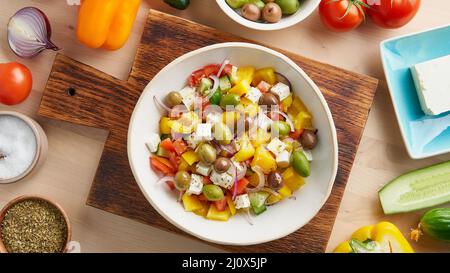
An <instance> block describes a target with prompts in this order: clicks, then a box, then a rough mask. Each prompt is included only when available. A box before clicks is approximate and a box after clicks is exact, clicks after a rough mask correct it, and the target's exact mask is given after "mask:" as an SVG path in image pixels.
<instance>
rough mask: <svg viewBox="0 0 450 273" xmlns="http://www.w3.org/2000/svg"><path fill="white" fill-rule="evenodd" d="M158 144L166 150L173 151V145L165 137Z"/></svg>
mask: <svg viewBox="0 0 450 273" xmlns="http://www.w3.org/2000/svg"><path fill="white" fill-rule="evenodd" d="M159 146H160V147H161V148H163V149H164V150H166V151H168V152H175V147H174V146H173V143H172V141H171V140H170V139H169V138H166V139H164V140H163V141H161V143H160V144H159Z"/></svg>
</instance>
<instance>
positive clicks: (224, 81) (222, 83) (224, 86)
mask: <svg viewBox="0 0 450 273" xmlns="http://www.w3.org/2000/svg"><path fill="white" fill-rule="evenodd" d="M219 89H220V90H221V91H228V90H229V89H231V81H230V79H229V78H228V76H223V77H222V78H220V79H219Z"/></svg>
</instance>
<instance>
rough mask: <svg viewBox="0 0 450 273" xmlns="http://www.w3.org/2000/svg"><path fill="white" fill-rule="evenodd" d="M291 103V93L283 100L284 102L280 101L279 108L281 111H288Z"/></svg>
mask: <svg viewBox="0 0 450 273" xmlns="http://www.w3.org/2000/svg"><path fill="white" fill-rule="evenodd" d="M292 102H293V98H292V93H291V94H289V96H288V97H287V98H285V99H284V100H282V101H281V107H282V110H283V111H285V112H286V111H287V109H289V107H291V105H292Z"/></svg>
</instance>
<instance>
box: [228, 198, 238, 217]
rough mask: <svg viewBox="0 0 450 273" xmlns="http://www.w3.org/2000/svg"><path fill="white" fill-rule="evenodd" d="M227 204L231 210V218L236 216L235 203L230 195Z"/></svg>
mask: <svg viewBox="0 0 450 273" xmlns="http://www.w3.org/2000/svg"><path fill="white" fill-rule="evenodd" d="M227 204H228V209H229V210H230V213H231V216H234V215H236V206H235V205H234V202H233V200H232V199H231V196H230V195H227Z"/></svg>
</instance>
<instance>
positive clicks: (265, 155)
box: [251, 146, 277, 174]
mask: <svg viewBox="0 0 450 273" xmlns="http://www.w3.org/2000/svg"><path fill="white" fill-rule="evenodd" d="M251 166H252V167H255V166H259V167H260V168H261V169H262V171H263V172H264V173H265V174H269V173H270V172H272V171H275V170H276V169H277V162H276V161H275V158H274V157H273V156H272V154H271V153H270V152H269V151H268V150H266V148H264V147H262V146H260V147H258V148H256V150H255V155H254V156H253V160H252V163H251Z"/></svg>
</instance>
